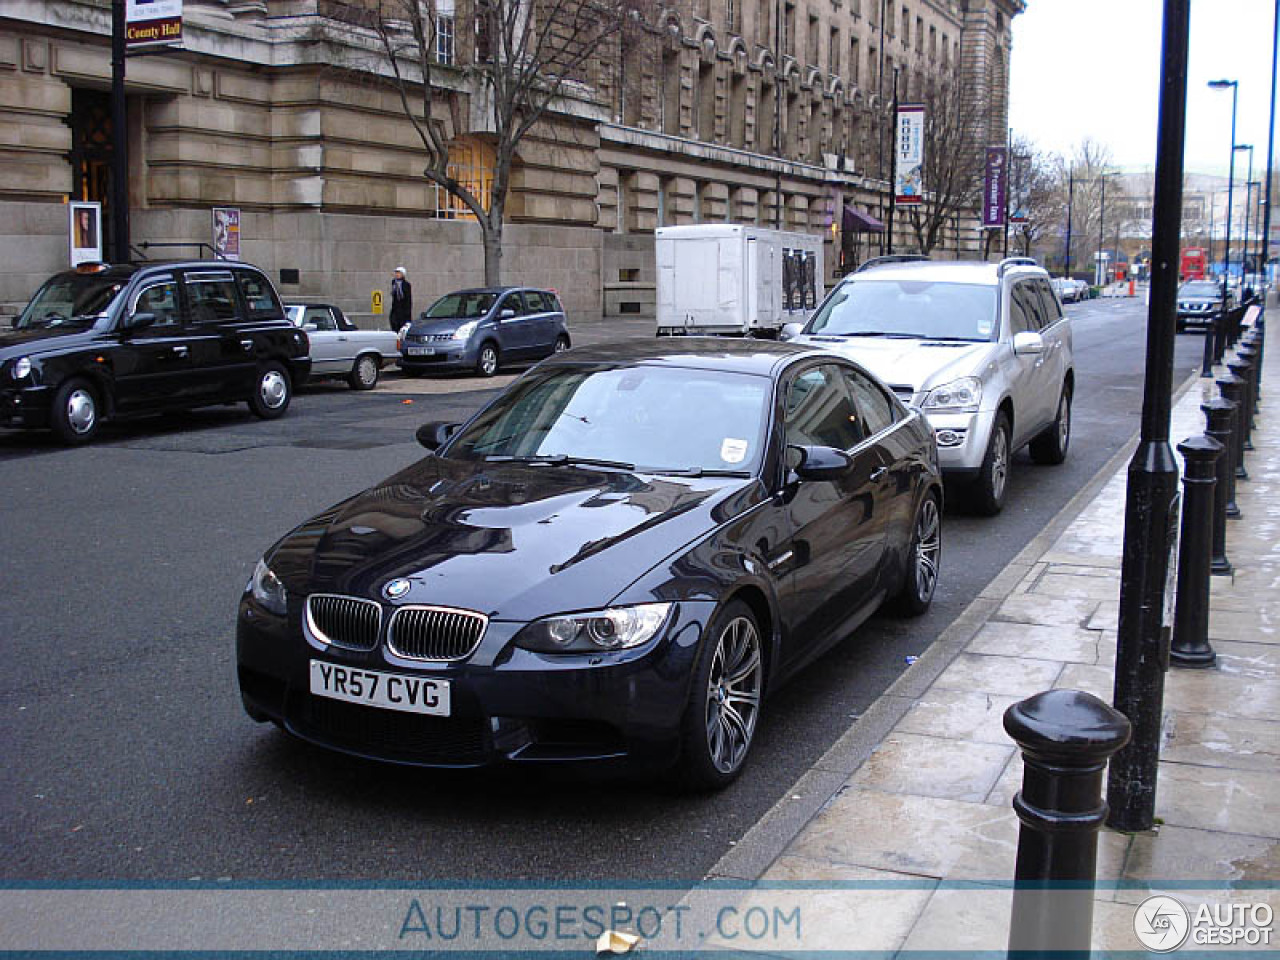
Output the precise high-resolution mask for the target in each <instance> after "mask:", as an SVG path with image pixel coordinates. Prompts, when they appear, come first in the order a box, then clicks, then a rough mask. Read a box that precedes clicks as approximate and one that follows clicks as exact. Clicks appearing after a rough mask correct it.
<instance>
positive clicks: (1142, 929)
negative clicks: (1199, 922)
mask: <svg viewBox="0 0 1280 960" xmlns="http://www.w3.org/2000/svg"><path fill="white" fill-rule="evenodd" d="M1190 930H1191V916H1190V915H1189V914H1188V913H1187V908H1186V907H1184V906H1183V905H1182V904H1181V903H1179V902H1178V901H1177V900H1175V899H1173V897H1165V896H1158V897H1147V899H1146V900H1143V901H1142V903H1141V904H1139V906H1138V912H1137V913H1135V914H1134V915H1133V932H1134V934H1135V935H1136V936H1137V938H1138V941H1139V942H1140V943H1141V944H1142V945H1143V946H1144V947H1146V948H1147V949H1148V950H1150V951H1151V952H1152V953H1169V952H1170V951H1172V950H1177V949H1178V948H1179V947H1180V946H1182V944H1183V943H1185V942H1186V939H1187V934H1188V932H1190Z"/></svg>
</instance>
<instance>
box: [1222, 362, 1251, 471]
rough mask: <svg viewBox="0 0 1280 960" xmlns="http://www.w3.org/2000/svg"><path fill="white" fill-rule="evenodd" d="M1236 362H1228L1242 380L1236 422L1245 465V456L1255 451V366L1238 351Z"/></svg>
mask: <svg viewBox="0 0 1280 960" xmlns="http://www.w3.org/2000/svg"><path fill="white" fill-rule="evenodd" d="M1236 353H1237V357H1236V359H1235V360H1228V361H1227V369H1228V370H1230V371H1231V372H1232V373H1233V374H1234V375H1235V376H1237V377H1239V378H1240V381H1241V385H1240V409H1239V411H1237V413H1236V420H1237V422H1238V423H1239V424H1240V452H1241V457H1240V463H1241V465H1243V464H1244V456H1243V454H1244V453H1246V452H1247V451H1250V450H1252V449H1253V364H1252V363H1250V362H1249V361H1248V360H1246V359H1245V358H1244V357H1243V356H1240V355H1239V354H1240V351H1239V350H1237V351H1236Z"/></svg>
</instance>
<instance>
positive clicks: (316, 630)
mask: <svg viewBox="0 0 1280 960" xmlns="http://www.w3.org/2000/svg"><path fill="white" fill-rule="evenodd" d="M307 628H308V629H309V630H310V631H311V633H312V635H313V636H314V637H315V638H316V639H317V640H320V641H321V642H323V643H329V644H332V645H333V646H335V647H345V648H346V649H348V650H372V649H373V648H374V647H376V646H377V645H378V634H379V633H380V632H381V630H382V607H381V605H379V604H377V603H375V602H373V601H372V600H358V599H356V598H355V597H343V596H338V595H337V594H332V593H313V594H311V595H310V596H309V597H307Z"/></svg>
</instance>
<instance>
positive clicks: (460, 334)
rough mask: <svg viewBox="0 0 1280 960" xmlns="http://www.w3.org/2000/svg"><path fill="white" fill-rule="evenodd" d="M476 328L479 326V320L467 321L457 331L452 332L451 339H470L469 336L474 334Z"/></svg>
mask: <svg viewBox="0 0 1280 960" xmlns="http://www.w3.org/2000/svg"><path fill="white" fill-rule="evenodd" d="M478 326H480V321H479V320H468V321H467V322H466V323H464V324H463V325H462V326H460V327H459V328H458V329H457V330H455V331H453V339H455V340H466V339H468V338H470V336H471V335H472V334H473V333H475V332H476V327H478Z"/></svg>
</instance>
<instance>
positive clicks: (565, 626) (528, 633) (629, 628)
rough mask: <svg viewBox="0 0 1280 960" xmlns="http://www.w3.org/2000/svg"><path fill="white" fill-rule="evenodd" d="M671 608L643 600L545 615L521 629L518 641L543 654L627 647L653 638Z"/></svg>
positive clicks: (665, 604)
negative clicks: (604, 607)
mask: <svg viewBox="0 0 1280 960" xmlns="http://www.w3.org/2000/svg"><path fill="white" fill-rule="evenodd" d="M670 611H671V604H669V603H642V604H638V605H637V606H634V607H610V608H609V609H607V610H593V611H590V612H588V613H571V614H568V615H566V616H559V617H544V618H543V619H541V620H535V621H534V622H533V623H531V624H529V625H528V626H527V627H525V628H524V629H523V630H521V631H520V632H519V633H518V634H517V635H516V638H515V644H516V646H518V647H523V648H524V649H526V650H536V651H538V652H540V653H599V652H600V651H602V650H626V649H627V648H628V647H638V646H640V645H641V644H643V643H647V642H648V641H649V640H651V639H653V636H654V634H656V633H657V632H658V630H659V629H660V628H661V627H662V625H663V624H664V623H665V622H666V620H667V614H668V613H669V612H670Z"/></svg>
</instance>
